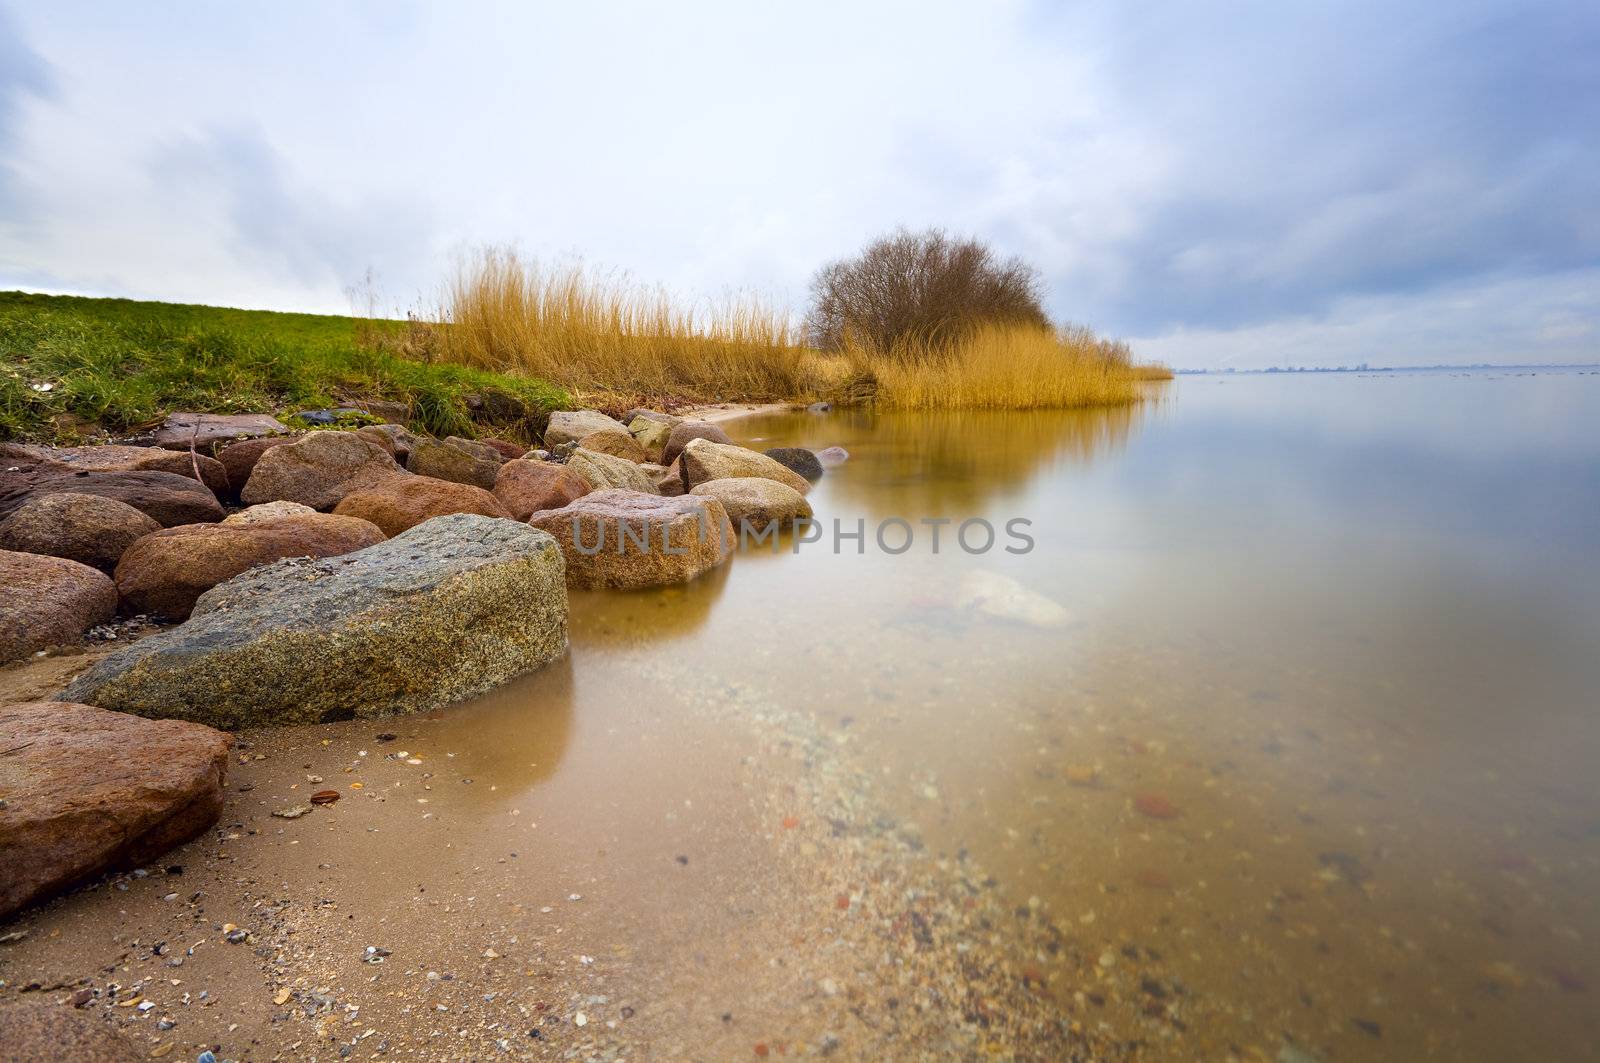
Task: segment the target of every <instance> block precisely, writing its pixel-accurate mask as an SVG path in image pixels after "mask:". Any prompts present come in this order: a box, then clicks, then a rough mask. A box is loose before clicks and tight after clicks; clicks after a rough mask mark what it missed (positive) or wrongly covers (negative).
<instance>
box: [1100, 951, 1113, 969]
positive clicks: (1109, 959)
mask: <svg viewBox="0 0 1600 1063" xmlns="http://www.w3.org/2000/svg"><path fill="white" fill-rule="evenodd" d="M1116 965H1117V954H1116V953H1115V952H1112V951H1111V950H1110V949H1106V950H1105V951H1104V952H1102V953H1101V954H1100V966H1102V967H1105V968H1111V967H1115V966H1116Z"/></svg>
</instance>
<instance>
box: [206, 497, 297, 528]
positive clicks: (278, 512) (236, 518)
mask: <svg viewBox="0 0 1600 1063" xmlns="http://www.w3.org/2000/svg"><path fill="white" fill-rule="evenodd" d="M315 512H316V510H314V509H312V508H311V507H310V506H302V505H301V504H300V503H298V502H263V503H261V504H260V505H259V506H251V507H249V508H248V509H241V510H240V511H239V512H237V513H230V514H228V515H227V516H226V517H223V518H222V523H224V524H268V523H270V522H272V521H275V520H282V519H283V518H284V517H306V516H310V515H311V514H313V513H315Z"/></svg>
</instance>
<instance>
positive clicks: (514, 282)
mask: <svg viewBox="0 0 1600 1063" xmlns="http://www.w3.org/2000/svg"><path fill="white" fill-rule="evenodd" d="M438 320H439V321H440V322H441V323H442V324H443V326H444V327H443V328H442V329H440V330H439V332H440V335H439V337H438V344H437V346H438V353H439V354H440V355H441V356H442V357H445V358H447V359H449V360H451V361H456V362H463V363H465V364H467V365H472V366H477V367H480V368H484V369H493V370H496V371H499V372H508V371H516V372H523V373H528V374H531V375H533V376H538V377H542V378H544V379H547V380H551V381H554V382H555V383H558V384H561V385H563V386H566V387H569V388H572V389H574V390H575V391H578V392H579V393H581V394H586V395H590V396H594V395H597V394H610V395H616V396H637V397H662V398H676V399H691V400H702V401H721V400H729V399H743V400H761V399H769V400H771V399H790V398H798V397H803V396H805V395H807V394H808V386H809V385H808V379H807V378H808V375H809V374H808V370H807V362H808V360H809V357H810V355H809V352H808V351H807V350H806V348H805V347H804V346H803V345H802V343H801V341H800V336H799V331H798V329H797V327H796V325H795V323H794V322H793V321H791V319H790V316H789V314H788V313H787V312H786V311H784V310H781V309H779V308H776V307H773V306H770V305H768V304H766V303H764V302H762V301H761V300H759V299H756V298H753V297H738V296H733V297H729V298H727V299H725V300H723V301H721V302H720V303H716V304H707V305H704V306H703V307H702V308H699V309H696V308H693V307H688V306H685V305H684V304H682V303H680V302H678V301H675V300H674V299H673V298H672V297H671V296H670V295H669V293H667V292H666V291H665V290H663V289H659V288H650V287H645V286H641V285H637V284H633V283H631V282H629V281H627V280H626V279H619V278H616V277H608V276H605V275H602V274H597V273H595V272H593V271H591V270H589V269H587V268H585V267H584V266H583V265H581V264H575V265H567V266H560V267H553V268H552V267H546V266H543V265H541V264H540V263H538V262H536V261H532V260H528V259H524V258H522V257H521V256H519V255H518V254H517V253H516V252H515V251H511V250H507V249H504V248H490V249H487V250H484V251H481V252H479V253H478V254H476V255H474V256H472V257H471V258H469V259H467V260H465V261H463V262H462V264H461V265H460V266H459V268H458V269H457V270H456V272H455V274H454V276H452V277H451V278H450V280H449V282H448V283H447V285H446V290H445V294H444V298H443V305H442V306H441V307H440V310H439V314H438Z"/></svg>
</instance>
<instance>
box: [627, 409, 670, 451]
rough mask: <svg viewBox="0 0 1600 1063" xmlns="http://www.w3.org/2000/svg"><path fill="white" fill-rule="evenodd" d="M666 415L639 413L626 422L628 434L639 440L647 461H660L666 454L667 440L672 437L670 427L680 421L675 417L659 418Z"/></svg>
mask: <svg viewBox="0 0 1600 1063" xmlns="http://www.w3.org/2000/svg"><path fill="white" fill-rule="evenodd" d="M666 416H667V415H666V414H660V415H658V416H655V417H652V416H646V415H645V414H640V415H639V416H637V417H635V418H634V419H633V420H631V421H629V422H628V434H629V435H631V436H633V438H634V439H637V440H638V441H639V445H640V446H641V447H643V448H644V452H645V459H646V460H648V461H656V462H659V461H661V459H662V457H663V456H665V454H666V450H667V440H668V439H670V438H671V437H672V429H673V428H674V426H676V425H678V424H681V423H682V422H681V420H679V419H678V418H676V417H674V418H672V419H671V420H661V419H660V418H662V417H666Z"/></svg>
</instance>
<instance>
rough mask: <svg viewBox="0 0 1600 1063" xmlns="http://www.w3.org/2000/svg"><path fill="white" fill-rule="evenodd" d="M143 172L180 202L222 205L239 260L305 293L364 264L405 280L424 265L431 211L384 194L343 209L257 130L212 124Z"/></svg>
mask: <svg viewBox="0 0 1600 1063" xmlns="http://www.w3.org/2000/svg"><path fill="white" fill-rule="evenodd" d="M149 175H150V177H151V179H152V181H153V182H154V183H155V184H156V185H158V186H159V187H161V188H163V189H165V190H166V191H167V192H168V193H169V194H171V195H172V198H173V200H174V201H176V202H184V201H194V202H201V203H204V202H215V203H217V204H218V205H220V207H221V210H222V212H223V217H224V218H225V219H226V222H227V224H228V226H229V230H230V231H229V232H227V233H225V234H218V236H219V237H223V238H225V239H226V240H227V241H228V242H229V243H231V245H232V246H233V248H234V250H235V252H236V253H237V255H238V257H239V258H240V260H241V261H242V262H245V263H248V264H249V266H250V268H252V269H256V268H265V269H267V270H269V271H273V272H277V273H278V274H280V275H282V276H285V277H288V278H292V279H293V280H295V281H298V282H300V283H301V284H303V285H305V286H306V287H307V288H316V287H318V286H321V287H323V288H326V287H327V286H328V284H329V282H330V281H331V282H333V283H335V284H337V285H340V286H343V285H347V284H350V283H352V282H355V281H356V280H357V279H359V278H360V277H361V276H362V275H363V273H364V272H365V271H366V270H367V269H368V268H372V269H374V270H375V271H376V272H377V273H378V274H379V275H380V276H383V277H389V278H393V277H395V276H399V277H401V278H403V279H411V278H412V277H413V275H414V273H415V271H416V269H417V267H418V265H419V264H428V263H430V259H431V256H432V251H433V226H432V222H431V214H430V212H429V211H427V210H426V209H424V208H422V207H421V206H419V205H418V204H417V203H415V202H401V201H395V200H392V199H390V200H386V199H384V198H383V197H369V198H366V199H363V200H362V201H361V202H359V203H341V202H339V201H338V200H337V199H335V198H334V197H332V196H330V195H328V194H326V193H325V192H323V191H321V190H319V189H318V188H316V187H315V186H314V185H313V184H311V183H310V182H308V181H307V180H305V179H299V178H296V177H295V176H294V175H292V174H291V173H290V172H289V171H288V168H287V167H286V165H285V161H284V159H283V157H282V156H281V154H280V153H279V152H278V151H277V149H275V148H274V147H273V146H272V144H271V143H270V142H269V141H268V139H267V137H266V135H265V133H264V132H263V131H262V130H261V129H259V128H257V127H254V126H230V127H227V128H215V129H211V130H208V131H206V132H204V133H201V134H198V135H195V136H192V137H189V138H186V139H183V140H180V141H176V142H172V143H168V144H166V145H164V146H163V147H161V148H160V149H159V150H157V151H156V152H155V154H154V156H153V158H152V160H151V162H150V165H149ZM202 217H206V218H209V215H202Z"/></svg>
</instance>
